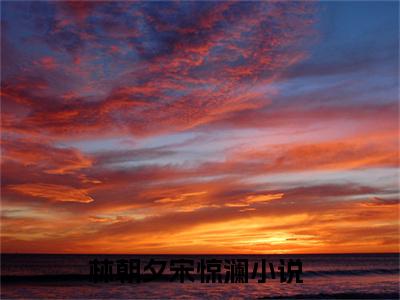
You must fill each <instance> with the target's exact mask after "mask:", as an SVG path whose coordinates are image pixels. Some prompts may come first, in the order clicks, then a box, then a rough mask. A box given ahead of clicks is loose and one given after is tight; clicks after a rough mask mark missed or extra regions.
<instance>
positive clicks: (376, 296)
mask: <svg viewBox="0 0 400 300" xmlns="http://www.w3.org/2000/svg"><path fill="white" fill-rule="evenodd" d="M399 296H400V295H399V293H380V294H377V293H332V294H326V293H320V294H296V295H290V296H272V297H263V298H260V299H396V300H397V299H399Z"/></svg>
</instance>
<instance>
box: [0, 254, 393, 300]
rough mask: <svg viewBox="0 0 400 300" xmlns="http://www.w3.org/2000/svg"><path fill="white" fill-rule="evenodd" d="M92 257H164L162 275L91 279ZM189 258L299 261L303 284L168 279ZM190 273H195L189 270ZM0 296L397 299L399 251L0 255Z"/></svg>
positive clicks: (276, 264) (278, 262)
mask: <svg viewBox="0 0 400 300" xmlns="http://www.w3.org/2000/svg"><path fill="white" fill-rule="evenodd" d="M94 258H97V259H104V258H108V259H110V260H113V261H115V260H117V259H120V258H140V260H141V263H142V267H143V264H145V263H146V262H148V261H149V260H150V259H151V258H154V259H159V260H167V261H168V263H167V267H166V269H165V271H164V274H165V276H164V277H161V278H160V279H158V280H157V281H151V282H146V283H139V284H138V283H121V282H119V281H113V282H109V283H101V282H99V283H92V282H90V281H89V280H88V275H89V270H90V268H89V261H90V260H92V259H94ZM179 258H189V259H194V260H195V262H197V261H200V259H201V258H205V259H210V258H216V259H232V258H236V259H237V258H247V259H249V272H250V273H251V272H252V270H253V264H254V262H259V270H258V273H260V271H261V270H260V268H261V259H266V261H267V263H269V262H271V263H273V264H274V266H275V267H276V268H277V267H278V266H279V265H280V259H284V260H285V261H286V262H287V260H288V259H293V260H296V259H300V260H301V261H302V263H303V274H302V279H303V281H304V282H303V283H295V282H292V283H280V280H279V275H278V274H277V279H271V278H270V277H269V276H270V273H269V269H268V267H267V281H266V283H257V280H256V279H255V280H252V279H250V280H249V283H245V284H241V283H226V284H225V283H200V280H199V278H198V277H196V279H195V281H194V282H193V283H192V282H190V281H188V280H186V281H185V282H184V283H179V282H170V281H169V280H167V279H166V277H168V278H170V273H169V261H170V260H171V259H179ZM194 273H195V274H196V272H194ZM1 281H2V284H1V298H2V299H10V298H24V299H33V298H40V299H43V298H52V299H110V298H112V299H116V298H117V299H133V298H134V299H137V298H139V299H149V298H151V299H155V298H156V299H160V298H161V299H177V298H196V299H204V298H207V299H220V298H233V299H234V298H237V299H241V298H324V299H327V298H336V299H340V298H341V299H377V298H384V299H399V254H324V255H316V254H312V255H243V256H238V255H235V256H229V255H179V256H178V255H164V256H160V255H139V256H138V255H45V254H39V255H38V254H3V255H2V256H1Z"/></svg>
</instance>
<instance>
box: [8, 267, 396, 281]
mask: <svg viewBox="0 0 400 300" xmlns="http://www.w3.org/2000/svg"><path fill="white" fill-rule="evenodd" d="M399 273H400V269H399V268H394V269H368V270H366V269H353V270H324V271H303V273H302V275H301V277H302V278H303V277H304V278H307V277H325V276H330V277H335V276H370V275H398V274H399ZM171 276H172V274H162V275H160V276H157V277H156V278H154V277H153V276H152V275H151V274H142V275H141V279H142V281H143V282H148V281H169V280H170V279H171ZM191 276H192V277H193V278H194V279H195V280H196V281H199V280H200V275H199V274H191ZM260 276H261V274H258V276H257V277H256V279H257V278H260ZM256 279H251V273H249V282H252V280H256ZM268 279H270V277H269V274H268V275H267V280H268ZM134 280H135V279H134ZM187 280H188V279H186V278H185V281H187ZM275 280H279V274H278V273H276V279H275ZM77 281H89V282H90V281H92V277H91V276H90V275H89V274H52V275H2V276H1V282H2V283H27V282H77ZM114 281H119V280H118V277H117V275H116V274H113V282H114ZM222 281H224V274H222Z"/></svg>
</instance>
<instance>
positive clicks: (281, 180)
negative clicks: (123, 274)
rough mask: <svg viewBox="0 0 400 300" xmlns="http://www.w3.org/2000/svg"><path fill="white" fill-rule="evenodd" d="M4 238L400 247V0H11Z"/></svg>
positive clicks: (258, 247)
mask: <svg viewBox="0 0 400 300" xmlns="http://www.w3.org/2000/svg"><path fill="white" fill-rule="evenodd" d="M1 14H2V15H1V30H2V31H1V33H2V35H1V38H2V40H1V52H2V57H1V58H2V62H1V73H2V74H1V75H2V81H1V95H2V99H1V104H2V105H1V117H2V118H1V126H2V127H1V129H2V142H1V145H2V146H1V147H2V157H1V158H2V167H1V212H2V218H1V242H2V245H1V246H2V247H1V248H2V249H1V250H2V252H29V253H37V252H44V253H149V254H155V253H247V254H250V253H328V252H329V253H333V252H397V251H399V248H398V244H399V194H398V193H399V187H398V180H399V169H398V163H399V138H398V135H399V127H398V125H399V124H398V114H399V105H398V88H399V84H398V64H399V58H398V55H399V52H398V51H399V49H398V26H399V3H398V2H396V1H393V2H338V1H334V2H321V3H317V2H242V3H237V2H218V3H212V2H201V3H200V2H147V3H141V2H113V3H107V2H97V3H96V2H4V1H2V2H1Z"/></svg>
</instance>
